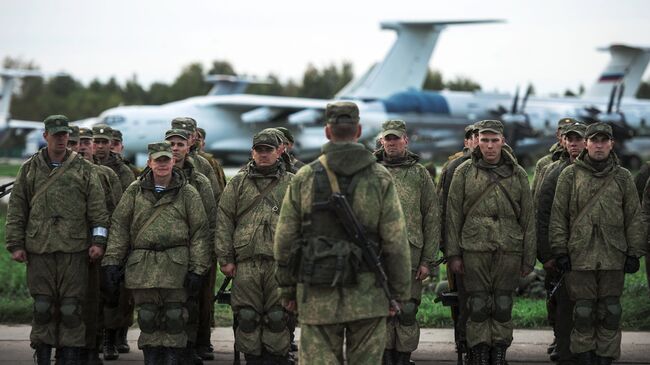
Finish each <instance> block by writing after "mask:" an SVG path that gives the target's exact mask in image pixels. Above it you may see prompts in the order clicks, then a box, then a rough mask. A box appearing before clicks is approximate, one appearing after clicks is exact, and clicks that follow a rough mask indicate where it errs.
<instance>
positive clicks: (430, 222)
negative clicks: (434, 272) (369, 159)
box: [375, 120, 440, 355]
mask: <svg viewBox="0 0 650 365" xmlns="http://www.w3.org/2000/svg"><path fill="white" fill-rule="evenodd" d="M383 130H384V132H383V133H382V136H386V135H388V134H395V135H397V134H396V133H401V135H400V136H398V137H401V136H403V135H405V134H406V125H405V124H404V122H402V121H393V120H391V121H388V122H385V123H384V126H383ZM375 157H376V158H377V162H379V163H380V164H381V165H383V166H384V167H386V169H388V172H390V173H391V175H392V176H393V180H394V181H395V187H396V189H397V195H398V197H399V200H400V204H401V206H402V211H403V212H404V218H405V219H406V228H407V237H408V241H409V244H410V251H411V279H412V280H411V299H410V301H409V302H408V303H407V304H405V305H404V306H403V308H402V314H401V315H400V316H396V317H391V318H388V321H387V323H386V327H387V333H386V336H387V341H386V349H387V350H394V351H397V352H399V353H411V352H413V351H415V350H416V349H417V347H418V342H419V340H420V327H419V325H418V322H417V321H416V320H415V315H416V314H417V311H418V307H419V305H420V299H421V295H422V281H421V280H416V279H415V277H416V274H417V271H418V268H419V267H420V266H426V267H429V268H431V269H432V268H433V267H432V266H433V263H434V261H435V256H436V254H437V252H438V245H439V241H440V212H439V208H438V196H437V194H436V192H435V186H434V184H433V181H431V177H430V176H429V172H428V171H427V170H426V169H425V168H424V166H422V165H421V164H419V163H418V160H419V159H420V157H419V156H418V155H416V154H414V153H411V152H409V151H407V154H406V155H405V156H404V157H403V158H402V159H399V160H390V159H388V157H387V156H386V154H385V152H384V150H383V149H380V150H379V151H377V152H376V153H375ZM398 355H399V354H398Z"/></svg>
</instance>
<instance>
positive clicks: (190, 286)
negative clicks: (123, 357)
mask: <svg viewBox="0 0 650 365" xmlns="http://www.w3.org/2000/svg"><path fill="white" fill-rule="evenodd" d="M148 151H149V160H148V162H147V165H148V167H149V168H150V169H149V170H148V171H147V172H146V173H145V174H144V175H143V176H141V177H140V178H139V179H138V180H137V181H136V182H135V183H133V184H131V185H130V186H129V187H128V188H127V189H126V191H125V192H124V194H123V196H122V199H121V200H120V203H119V204H118V206H117V208H116V209H115V212H114V213H113V218H112V222H111V235H110V238H109V242H108V249H107V251H106V255H105V257H104V260H103V261H102V266H103V267H104V269H105V271H104V272H105V278H104V280H105V282H106V287H107V289H108V290H109V291H112V292H114V293H116V292H117V291H118V290H119V282H120V276H121V275H122V270H124V275H125V283H126V287H127V288H128V289H129V290H130V291H131V293H132V294H133V298H134V299H135V304H136V306H137V311H138V324H139V326H140V330H141V333H140V338H139V339H138V348H140V349H142V351H143V352H144V357H145V364H151V365H154V364H162V363H164V364H174V365H176V364H181V363H186V362H182V361H181V353H182V349H184V348H185V347H186V344H187V334H186V332H185V326H186V324H187V320H188V311H187V308H186V307H185V302H186V299H187V296H188V295H196V293H198V291H199V289H200V287H201V281H202V278H203V275H204V274H205V273H206V272H207V270H208V266H209V260H210V243H209V241H208V236H209V228H208V227H209V226H208V222H207V219H206V214H205V209H204V208H203V203H202V202H201V196H200V195H199V193H198V192H197V191H196V189H195V188H194V187H193V186H192V185H190V184H189V183H188V182H187V180H186V179H185V176H184V175H183V173H182V172H181V171H179V170H177V169H175V168H173V166H174V159H173V154H172V151H171V145H170V144H169V142H158V143H151V144H149V146H148ZM129 249H130V252H129Z"/></svg>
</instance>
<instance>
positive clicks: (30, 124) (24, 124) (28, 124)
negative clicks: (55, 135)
mask: <svg viewBox="0 0 650 365" xmlns="http://www.w3.org/2000/svg"><path fill="white" fill-rule="evenodd" d="M7 126H8V127H9V128H16V129H39V128H41V129H42V128H43V122H39V121H35V120H17V119H10V120H9V121H7Z"/></svg>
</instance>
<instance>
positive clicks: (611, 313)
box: [598, 297, 623, 330]
mask: <svg viewBox="0 0 650 365" xmlns="http://www.w3.org/2000/svg"><path fill="white" fill-rule="evenodd" d="M598 305H599V306H601V307H602V308H603V309H604V310H600V311H598V313H599V314H601V315H602V316H603V317H602V318H600V322H601V324H602V326H603V328H605V329H608V330H617V329H618V327H619V326H620V324H621V316H622V315H623V308H622V307H621V301H620V298H619V297H605V298H603V299H601V300H600V301H599V302H598Z"/></svg>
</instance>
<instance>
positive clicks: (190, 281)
mask: <svg viewBox="0 0 650 365" xmlns="http://www.w3.org/2000/svg"><path fill="white" fill-rule="evenodd" d="M201 284H203V276H201V275H199V274H196V273H193V272H188V273H187V275H186V276H185V284H184V285H183V286H184V287H185V289H187V295H189V296H190V297H196V296H198V295H199V291H201Z"/></svg>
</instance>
